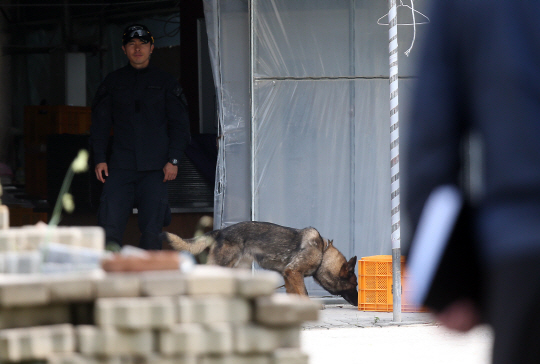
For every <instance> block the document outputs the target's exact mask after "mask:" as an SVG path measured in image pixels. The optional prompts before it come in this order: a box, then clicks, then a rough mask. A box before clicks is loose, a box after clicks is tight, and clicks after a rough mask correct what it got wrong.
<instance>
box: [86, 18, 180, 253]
mask: <svg viewBox="0 0 540 364" xmlns="http://www.w3.org/2000/svg"><path fill="white" fill-rule="evenodd" d="M122 44H123V45H122V49H123V51H124V53H125V54H126V56H127V58H128V60H129V63H128V64H127V65H126V66H125V67H123V68H120V69H118V70H116V71H114V72H112V73H110V74H109V75H108V76H107V77H106V78H105V80H104V81H103V82H102V84H101V85H100V87H99V89H98V91H97V93H96V96H95V98H94V102H93V105H92V126H91V129H90V134H91V136H90V143H91V147H92V150H93V157H94V162H95V164H96V166H95V173H96V177H97V179H98V180H99V181H101V182H102V183H104V186H103V193H102V195H101V201H100V206H99V211H98V224H99V225H100V226H102V227H103V228H104V229H105V233H106V239H107V242H116V243H118V244H122V236H123V234H124V230H125V228H126V224H127V221H128V219H129V216H130V214H131V211H132V209H133V207H137V209H138V225H139V229H140V231H141V238H140V242H139V247H141V248H144V249H161V242H160V240H159V237H158V236H159V234H160V233H161V231H162V228H163V226H164V225H168V224H169V223H170V209H169V204H168V196H167V181H171V180H174V179H175V178H176V176H177V173H178V161H179V159H180V158H181V156H182V154H183V152H184V150H185V148H186V147H187V145H188V143H189V141H190V134H189V120H188V115H187V110H186V105H185V103H184V102H183V101H182V100H183V99H182V96H183V95H182V89H181V87H180V85H179V84H178V82H177V81H176V80H175V79H174V78H173V77H172V75H170V74H168V73H166V72H163V71H161V70H159V69H156V68H154V67H152V66H151V65H150V55H151V54H152V52H153V50H154V38H153V36H152V34H151V33H150V30H149V29H148V28H147V27H146V26H144V25H140V24H134V25H131V26H128V27H127V28H126V29H125V30H124V34H123V37H122ZM111 128H112V130H113V135H114V137H113V144H112V154H111V157H110V161H107V159H106V151H107V144H108V140H109V135H110V133H111ZM166 220H168V221H166Z"/></svg>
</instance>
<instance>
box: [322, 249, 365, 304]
mask: <svg viewBox="0 0 540 364" xmlns="http://www.w3.org/2000/svg"><path fill="white" fill-rule="evenodd" d="M355 267H356V257H352V258H351V259H350V260H349V261H347V259H346V258H345V256H344V255H343V254H341V252H340V251H339V250H337V249H336V248H335V247H334V245H333V244H332V240H329V241H328V247H327V248H326V250H325V252H324V254H323V261H322V263H321V266H320V267H319V269H318V270H317V272H316V273H315V275H314V276H313V278H315V280H316V281H317V282H318V283H319V284H320V285H321V286H322V287H323V288H324V289H326V290H327V291H328V292H330V293H332V294H334V295H339V296H341V297H343V298H344V299H345V300H346V301H347V302H349V303H350V304H351V305H353V306H358V290H357V288H356V287H357V286H358V279H357V277H356V272H355Z"/></svg>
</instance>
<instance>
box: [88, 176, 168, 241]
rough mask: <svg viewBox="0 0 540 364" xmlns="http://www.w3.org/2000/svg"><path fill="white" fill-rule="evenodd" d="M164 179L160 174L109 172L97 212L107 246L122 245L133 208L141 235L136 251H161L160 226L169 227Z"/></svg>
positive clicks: (161, 227)
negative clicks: (135, 211)
mask: <svg viewBox="0 0 540 364" xmlns="http://www.w3.org/2000/svg"><path fill="white" fill-rule="evenodd" d="M163 178H164V176H163V171H162V170H158V171H142V172H141V171H131V170H125V169H109V176H108V177H107V178H106V180H105V184H104V186H103V193H102V195H101V200H100V206H99V211H98V224H99V225H100V226H101V227H103V228H104V229H105V235H106V241H107V242H115V243H118V244H120V245H122V237H123V235H124V231H125V229H126V225H127V222H128V219H129V216H130V215H131V213H132V211H133V208H134V207H136V208H137V210H138V216H137V220H138V221H137V222H138V226H139V230H140V232H141V237H140V241H139V247H140V248H143V249H149V250H158V249H161V246H162V243H161V240H160V238H159V235H160V233H161V231H162V229H163V226H166V225H168V224H169V223H170V209H169V203H168V194H167V182H163ZM167 220H168V221H167ZM133 245H135V244H133Z"/></svg>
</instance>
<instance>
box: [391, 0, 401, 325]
mask: <svg viewBox="0 0 540 364" xmlns="http://www.w3.org/2000/svg"><path fill="white" fill-rule="evenodd" d="M389 8H390V10H389V12H388V24H389V31H388V40H389V47H388V51H389V55H390V57H389V63H390V175H391V182H390V184H391V191H392V195H391V199H390V200H391V206H392V213H391V216H392V232H391V240H392V276H393V279H392V282H393V289H392V293H393V301H392V302H393V315H394V322H401V242H400V212H399V209H400V200H399V102H398V32H397V26H398V23H397V7H396V0H389Z"/></svg>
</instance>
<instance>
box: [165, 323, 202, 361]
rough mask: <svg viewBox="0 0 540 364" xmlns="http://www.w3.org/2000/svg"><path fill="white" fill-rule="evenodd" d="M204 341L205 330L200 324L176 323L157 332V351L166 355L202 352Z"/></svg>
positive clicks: (198, 353)
mask: <svg viewBox="0 0 540 364" xmlns="http://www.w3.org/2000/svg"><path fill="white" fill-rule="evenodd" d="M206 343H207V340H206V331H205V329H204V327H203V326H202V325H201V324H195V323H189V324H177V325H175V326H173V327H172V328H170V329H168V330H161V331H159V332H158V352H160V353H161V354H163V355H166V356H178V355H200V354H204V353H205V352H206V348H207V345H206Z"/></svg>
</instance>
